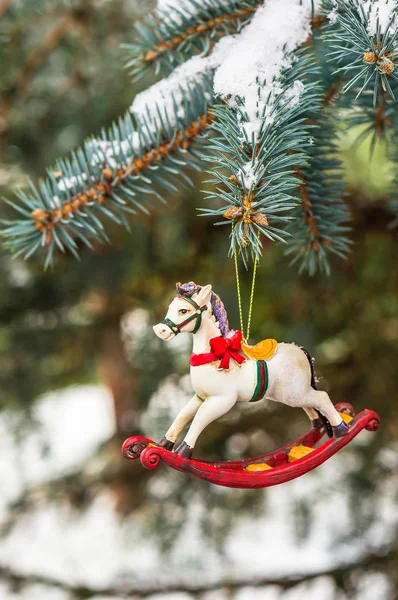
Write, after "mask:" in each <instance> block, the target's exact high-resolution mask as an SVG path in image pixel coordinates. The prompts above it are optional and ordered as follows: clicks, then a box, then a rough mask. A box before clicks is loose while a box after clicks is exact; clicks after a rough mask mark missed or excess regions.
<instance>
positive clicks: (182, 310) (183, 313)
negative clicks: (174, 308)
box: [180, 308, 188, 315]
mask: <svg viewBox="0 0 398 600" xmlns="http://www.w3.org/2000/svg"><path fill="white" fill-rule="evenodd" d="M187 312H188V309H186V308H181V309H180V313H181V314H182V315H186V314H187Z"/></svg>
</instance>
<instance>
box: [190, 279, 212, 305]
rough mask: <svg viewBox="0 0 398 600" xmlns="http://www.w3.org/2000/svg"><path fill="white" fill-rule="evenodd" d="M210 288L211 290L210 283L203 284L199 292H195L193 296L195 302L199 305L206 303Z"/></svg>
mask: <svg viewBox="0 0 398 600" xmlns="http://www.w3.org/2000/svg"><path fill="white" fill-rule="evenodd" d="M211 290H212V287H211V285H210V284H209V285H204V286H203V287H202V289H201V290H199V292H198V293H197V294H195V297H194V300H195V302H197V303H198V304H199V305H200V306H204V305H205V304H208V302H209V301H210V296H211Z"/></svg>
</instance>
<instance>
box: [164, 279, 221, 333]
mask: <svg viewBox="0 0 398 600" xmlns="http://www.w3.org/2000/svg"><path fill="white" fill-rule="evenodd" d="M176 290H177V295H176V297H175V298H174V300H173V301H172V302H171V304H170V305H169V309H168V311H167V314H166V317H165V318H164V320H163V321H162V322H161V323H158V324H157V325H154V327H153V330H154V332H155V333H156V335H157V336H158V337H159V338H160V339H161V340H164V341H166V342H169V341H170V340H172V339H173V338H175V336H176V335H177V334H178V333H196V332H197V331H198V329H199V328H200V326H201V324H202V319H203V318H210V315H211V314H212V312H211V298H212V287H211V285H205V286H203V287H201V286H197V285H196V284H195V283H194V282H193V281H191V282H190V283H189V284H184V285H181V284H180V283H177V285H176Z"/></svg>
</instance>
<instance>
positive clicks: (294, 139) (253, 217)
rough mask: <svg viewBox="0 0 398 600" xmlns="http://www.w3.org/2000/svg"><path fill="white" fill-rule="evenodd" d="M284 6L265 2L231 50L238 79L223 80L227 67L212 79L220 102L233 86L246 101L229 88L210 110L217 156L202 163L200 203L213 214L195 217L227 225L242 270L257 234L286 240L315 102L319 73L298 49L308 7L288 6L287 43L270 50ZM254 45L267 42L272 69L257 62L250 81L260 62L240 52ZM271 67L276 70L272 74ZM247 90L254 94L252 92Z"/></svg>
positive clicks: (257, 250) (255, 249)
mask: <svg viewBox="0 0 398 600" xmlns="http://www.w3.org/2000/svg"><path fill="white" fill-rule="evenodd" d="M287 8H288V6H287V3H285V2H282V3H279V2H277V0H270V1H269V2H268V3H267V4H266V5H265V7H264V8H263V9H259V10H258V12H257V13H256V16H255V17H254V19H253V20H252V22H251V23H250V25H249V26H247V28H246V30H245V31H244V33H245V37H244V38H243V40H242V44H241V45H240V46H239V44H238V45H237V47H236V48H234V49H233V50H234V52H233V53H232V57H231V58H230V63H232V62H233V61H236V60H237V59H238V57H239V55H240V54H242V55H243V56H244V58H245V60H244V61H243V62H242V64H241V66H240V67H239V69H240V70H238V74H236V73H235V71H232V74H231V75H230V73H231V68H232V64H228V62H227V63H226V64H224V65H223V66H222V67H221V68H220V69H219V70H218V71H217V72H216V75H215V87H216V91H219V93H221V94H223V95H224V96H226V94H228V91H229V87H228V86H232V88H233V86H234V85H235V82H236V81H238V85H236V88H237V90H236V91H238V89H239V90H242V91H243V93H244V94H245V95H242V94H239V93H236V91H235V90H234V89H232V88H231V90H230V96H229V97H228V96H227V99H226V102H225V103H224V105H223V106H221V107H217V108H216V110H215V113H216V117H217V120H216V122H215V125H214V127H213V128H214V130H215V131H216V134H217V135H216V137H215V139H214V140H212V142H211V145H210V148H211V150H212V151H214V152H215V153H216V157H215V158H212V157H209V161H211V162H212V163H213V164H214V170H213V173H212V174H213V175H214V178H213V179H212V180H210V181H211V183H214V184H215V185H216V186H217V187H216V191H215V192H209V193H207V198H208V199H209V200H211V201H212V202H213V203H214V201H215V202H216V203H217V205H218V208H214V209H213V208H211V209H203V210H202V211H201V212H202V214H203V215H214V216H221V215H223V216H224V217H225V219H227V220H226V221H223V222H221V223H217V224H228V222H229V223H231V221H232V222H233V228H232V235H231V245H230V253H231V254H233V253H234V252H235V250H239V251H240V252H241V254H242V258H243V260H244V262H245V264H247V262H248V259H249V256H250V255H251V257H252V258H253V259H258V258H259V256H260V255H261V249H262V243H261V239H260V234H263V235H264V236H266V237H267V238H268V239H270V240H272V241H282V242H286V239H287V237H289V235H290V234H289V233H288V232H287V231H286V230H285V229H281V228H280V224H282V225H285V224H286V223H287V222H289V221H290V220H291V218H292V217H291V216H285V213H286V211H289V210H292V209H293V208H294V207H295V206H296V205H297V203H298V200H297V198H296V196H295V195H294V190H295V188H296V187H297V184H298V181H297V178H296V177H295V176H294V170H295V169H297V167H302V166H304V165H305V164H306V162H307V156H308V155H307V148H308V146H309V143H310V140H309V130H310V128H311V125H310V124H309V123H308V114H309V113H310V112H313V111H314V110H316V109H317V107H318V108H319V106H320V102H321V95H320V90H319V89H318V88H317V86H316V84H315V83H314V78H315V76H316V74H317V73H318V71H317V68H316V65H315V64H314V59H313V57H312V56H305V53H304V50H297V48H298V47H299V45H300V44H304V43H305V41H306V40H307V39H308V35H309V33H310V29H309V22H310V16H311V8H312V7H311V4H310V3H309V2H307V3H306V6H303V7H301V6H299V5H298V4H297V6H296V7H291V8H292V9H293V8H295V10H296V13H295V12H294V11H293V10H292V11H291V14H290V15H289V16H290V21H289V22H288V23H287V25H286V28H287V31H286V43H284V42H283V38H282V36H280V35H279V36H277V37H276V41H275V44H276V46H275V47H272V35H273V28H274V27H275V23H273V18H274V17H275V14H276V15H277V16H279V14H278V11H280V10H282V11H283V10H285V9H287ZM256 36H258V38H256ZM261 39H266V40H269V41H270V46H269V55H270V56H272V61H270V66H271V65H272V66H271V68H270V67H269V66H268V65H267V59H266V58H263V64H260V67H259V72H258V74H257V75H256V69H257V65H258V63H261V61H259V60H258V59H257V57H256V56H253V57H252V58H251V59H250V58H249V56H247V54H248V52H247V50H248V48H249V49H250V46H253V45H255V44H256V40H257V41H260V40H261ZM246 44H248V46H246V47H245V45H246ZM294 50H295V52H293V51H294ZM246 59H247V61H248V62H246ZM250 60H252V61H253V63H254V65H253V63H250V62H249V61H250ZM255 61H257V62H255ZM264 62H265V64H264ZM274 64H275V65H276V66H274ZM278 64H279V65H281V66H280V69H281V71H280V73H279V74H275V71H277V66H278ZM285 65H289V66H288V67H287V68H286V66H285ZM223 69H224V72H223ZM228 69H229V71H228ZM267 69H268V70H269V71H270V74H271V75H270V79H268V80H267V79H266V78H265V77H264V74H263V73H264V72H267ZM247 73H249V75H247ZM229 77H230V80H229ZM220 80H221V83H220ZM217 86H218V88H219V89H218V90H217ZM253 90H255V91H257V93H254V94H253ZM226 174H228V175H230V176H229V177H228V175H226Z"/></svg>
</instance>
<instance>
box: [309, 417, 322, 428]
mask: <svg viewBox="0 0 398 600" xmlns="http://www.w3.org/2000/svg"><path fill="white" fill-rule="evenodd" d="M311 424H312V428H313V429H319V428H320V427H322V421H321V420H320V419H314V420H313V421H311Z"/></svg>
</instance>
